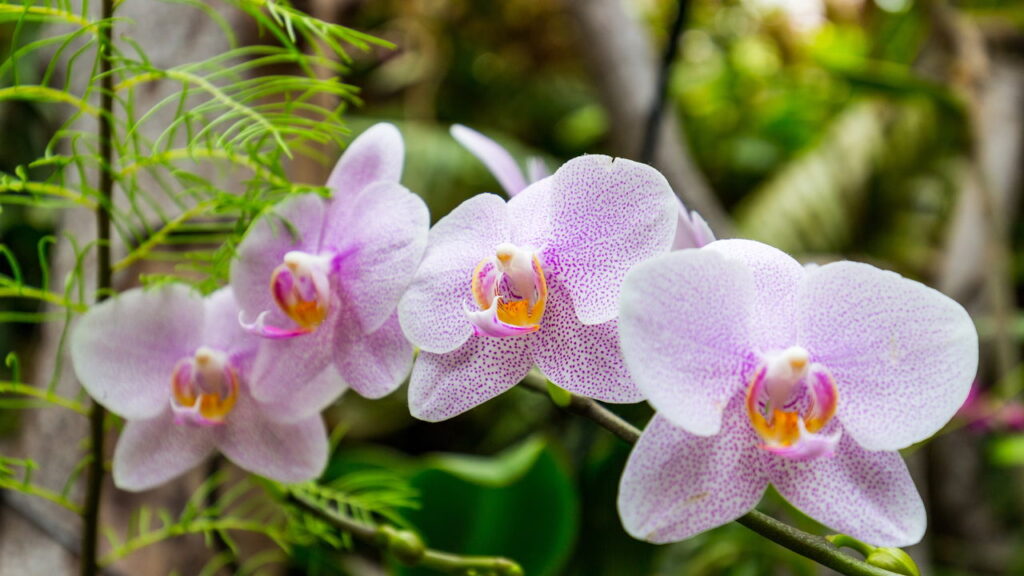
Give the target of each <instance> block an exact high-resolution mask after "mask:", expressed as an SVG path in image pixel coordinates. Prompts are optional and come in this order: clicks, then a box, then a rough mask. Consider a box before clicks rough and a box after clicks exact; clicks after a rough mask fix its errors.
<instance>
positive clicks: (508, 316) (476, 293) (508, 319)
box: [471, 251, 548, 331]
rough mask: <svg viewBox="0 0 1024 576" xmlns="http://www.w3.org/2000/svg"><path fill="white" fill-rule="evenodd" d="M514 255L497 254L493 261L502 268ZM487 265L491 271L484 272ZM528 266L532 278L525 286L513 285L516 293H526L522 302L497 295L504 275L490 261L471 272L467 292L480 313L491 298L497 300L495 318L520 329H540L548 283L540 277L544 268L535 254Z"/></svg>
mask: <svg viewBox="0 0 1024 576" xmlns="http://www.w3.org/2000/svg"><path fill="white" fill-rule="evenodd" d="M513 256H514V254H512V253H510V252H505V251H499V252H498V253H497V254H496V256H495V258H496V259H497V260H498V261H499V262H500V263H501V265H502V266H506V267H507V266H511V265H512V262H513ZM488 266H491V267H492V268H491V269H490V270H488V269H487V267H488ZM530 267H531V269H532V274H531V277H532V279H533V281H532V283H531V285H529V286H513V289H514V290H516V291H517V292H522V293H525V294H527V295H526V296H525V297H523V298H522V299H513V298H511V297H509V296H508V295H505V294H502V293H500V290H501V285H502V282H503V277H504V273H503V272H500V271H498V267H497V265H496V264H495V263H494V261H493V260H491V259H489V258H485V259H484V260H482V261H481V262H480V263H479V264H477V266H476V268H475V269H474V270H473V277H472V281H471V289H472V291H473V299H474V300H475V301H476V303H477V305H478V306H479V307H480V309H481V310H486V309H488V308H490V307H491V305H492V303H493V301H494V298H495V297H497V298H498V306H497V312H496V314H497V316H498V320H499V321H501V322H502V323H504V324H508V325H511V326H519V327H522V328H526V327H530V328H533V330H531V331H535V330H538V329H540V321H541V318H543V316H544V309H545V307H546V306H547V299H548V283H547V278H545V276H544V269H543V268H542V266H541V263H540V260H538V259H537V256H536V255H531V261H530Z"/></svg>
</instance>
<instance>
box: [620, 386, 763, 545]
mask: <svg viewBox="0 0 1024 576" xmlns="http://www.w3.org/2000/svg"><path fill="white" fill-rule="evenodd" d="M730 408H731V409H730V410H729V411H728V412H727V416H726V419H727V422H726V423H725V426H723V429H722V433H721V434H716V435H714V436H695V435H693V434H690V433H689V432H686V431H685V430H682V429H681V428H676V427H675V426H673V425H672V424H671V423H670V422H669V421H668V419H666V418H664V417H662V416H660V415H655V416H654V418H653V419H652V420H651V423H650V424H648V425H647V428H646V429H645V430H644V432H643V434H642V435H641V436H640V440H639V441H638V442H637V444H636V446H635V447H634V448H633V452H632V454H630V456H629V461H628V462H627V463H626V469H625V470H624V471H623V473H622V481H621V482H620V484H619V499H618V506H619V516H620V517H621V518H622V524H623V526H624V527H625V528H626V532H629V534H630V535H631V536H633V537H634V538H638V539H640V540H646V541H648V542H654V543H656V544H660V543H664V542H674V541H678V540H683V539H686V538H689V537H691V536H694V535H696V534H699V533H701V532H704V531H705V530H710V529H712V528H715V527H718V526H721V525H723V524H726V523H728V522H730V521H732V520H735V519H736V518H739V517H740V516H742V515H744V514H746V513H747V512H749V511H750V510H752V509H753V508H754V506H756V505H757V503H758V501H759V500H760V499H761V495H762V494H763V493H764V490H765V488H767V487H768V478H767V475H766V473H765V471H764V468H763V466H762V459H763V455H762V454H761V453H760V452H759V450H758V448H757V440H756V435H755V434H754V432H753V430H751V429H750V427H749V425H747V423H745V422H743V421H742V415H743V410H742V408H741V407H740V406H739V405H738V404H737V402H735V401H734V402H732V404H731V405H730Z"/></svg>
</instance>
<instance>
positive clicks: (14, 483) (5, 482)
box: [0, 456, 81, 514]
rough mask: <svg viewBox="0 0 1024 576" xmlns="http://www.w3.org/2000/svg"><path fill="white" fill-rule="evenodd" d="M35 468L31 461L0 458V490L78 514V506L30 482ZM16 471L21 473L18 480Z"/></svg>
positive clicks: (79, 511)
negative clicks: (19, 494) (11, 491)
mask: <svg viewBox="0 0 1024 576" xmlns="http://www.w3.org/2000/svg"><path fill="white" fill-rule="evenodd" d="M36 468H38V466H37V464H36V463H35V462H34V461H33V460H26V459H20V458H7V457H5V456H0V489H2V490H13V491H15V492H21V493H22V494H28V495H29V496H34V497H37V498H42V499H43V500H46V501H48V502H52V503H53V504H56V505H58V506H60V507H62V508H66V509H67V510H70V511H72V512H74V513H75V514H80V513H81V509H80V508H79V506H78V505H77V504H76V503H74V502H72V501H71V500H69V499H68V498H67V497H66V496H65V495H62V494H59V493H57V492H54V491H52V490H50V489H48V488H45V487H43V486H39V485H38V484H34V483H33V482H32V472H33V471H34V470H35V469H36ZM18 469H20V470H21V471H22V472H21V475H20V476H21V477H20V478H19V477H18V475H17V471H18Z"/></svg>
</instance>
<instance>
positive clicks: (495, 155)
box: [451, 124, 715, 250]
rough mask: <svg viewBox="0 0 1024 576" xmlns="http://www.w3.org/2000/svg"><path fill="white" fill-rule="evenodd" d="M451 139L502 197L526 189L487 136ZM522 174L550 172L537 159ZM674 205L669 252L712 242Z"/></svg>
mask: <svg viewBox="0 0 1024 576" xmlns="http://www.w3.org/2000/svg"><path fill="white" fill-rule="evenodd" d="M451 133H452V137H454V138H455V139H456V140H458V142H459V144H462V146H463V147H464V148H466V149H467V150H469V151H470V152H471V153H472V154H473V155H474V156H476V157H477V158H478V159H479V160H480V161H481V162H483V163H484V166H487V169H488V170H490V171H491V174H493V175H494V178H495V179H496V180H497V181H498V183H499V184H501V187H502V188H504V189H505V193H506V194H508V197H509V198H512V197H513V196H515V195H516V194H518V193H519V192H520V191H522V190H523V189H524V188H526V186H527V178H526V177H524V176H523V172H522V170H520V169H519V165H518V164H516V161H515V159H514V158H513V157H512V155H511V154H509V152H508V150H506V149H505V148H503V147H502V146H501V144H498V143H497V142H495V141H494V140H491V139H490V138H488V137H487V136H484V135H483V134H481V133H479V132H477V131H476V130H473V129H472V128H467V127H465V126H462V125H460V124H454V125H452V127H451ZM526 171H527V175H528V176H529V183H530V184H532V183H534V182H537V181H538V180H542V179H544V178H546V177H547V176H548V175H549V174H550V172H549V171H548V168H547V166H546V165H545V164H544V160H543V159H542V158H540V157H537V156H531V157H529V158H527V159H526ZM676 201H677V202H678V204H679V214H678V222H677V224H676V236H675V240H673V241H672V250H682V249H684V248H700V247H701V246H704V245H705V244H708V243H710V242H714V241H715V234H714V233H713V232H712V231H711V228H710V227H709V226H708V224H707V222H705V221H704V218H702V217H701V215H700V214H698V213H697V212H696V211H688V210H687V209H686V206H684V205H683V201H682V200H679V199H678V197H677V199H676Z"/></svg>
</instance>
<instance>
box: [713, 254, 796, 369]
mask: <svg viewBox="0 0 1024 576" xmlns="http://www.w3.org/2000/svg"><path fill="white" fill-rule="evenodd" d="M707 250H713V251H715V252H718V253H719V254H723V255H725V256H727V257H729V258H731V259H733V260H736V261H739V262H742V263H744V264H745V265H746V266H747V267H748V268H749V269H750V271H751V273H752V274H753V276H754V308H753V310H752V311H751V315H750V316H751V318H750V336H751V341H752V342H753V343H754V344H755V345H756V346H758V347H759V350H758V351H759V352H769V351H772V350H777V349H785V348H787V347H789V346H791V345H792V344H793V342H795V341H796V313H797V310H796V305H797V293H798V291H799V290H800V284H801V282H802V281H803V278H804V268H803V266H801V265H800V263H799V262H797V261H796V260H794V259H793V258H792V257H791V256H789V255H788V254H786V253H785V252H783V251H781V250H778V249H776V248H773V247H771V246H769V245H767V244H762V243H760V242H754V241H753V240H718V241H717V242H712V243H711V244H708V245H707Z"/></svg>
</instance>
